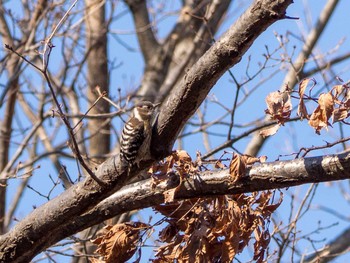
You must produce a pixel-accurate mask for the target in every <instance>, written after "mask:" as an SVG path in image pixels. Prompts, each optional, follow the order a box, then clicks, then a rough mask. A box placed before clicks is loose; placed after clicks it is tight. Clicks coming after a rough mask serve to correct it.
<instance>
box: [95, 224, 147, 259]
mask: <svg viewBox="0 0 350 263" xmlns="http://www.w3.org/2000/svg"><path fill="white" fill-rule="evenodd" d="M147 227H149V226H148V225H147V224H144V223H140V222H135V223H123V224H117V225H114V226H106V227H105V228H104V229H105V230H106V233H105V234H104V235H103V236H101V237H98V238H96V239H95V240H92V242H93V243H94V244H96V245H98V247H97V250H96V253H98V254H100V255H101V256H103V260H104V261H105V262H106V263H112V262H124V261H127V260H128V259H130V258H131V257H132V256H133V255H134V253H135V252H136V251H137V244H138V242H139V238H140V232H141V231H142V230H144V229H145V228H147Z"/></svg>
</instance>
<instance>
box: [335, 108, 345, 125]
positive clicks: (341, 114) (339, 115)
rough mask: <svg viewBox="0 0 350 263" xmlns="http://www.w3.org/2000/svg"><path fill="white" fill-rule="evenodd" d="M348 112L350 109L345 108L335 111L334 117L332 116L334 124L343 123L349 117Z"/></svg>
mask: <svg viewBox="0 0 350 263" xmlns="http://www.w3.org/2000/svg"><path fill="white" fill-rule="evenodd" d="M348 112H349V109H347V108H344V107H340V108H336V109H334V111H333V115H332V119H333V121H332V123H336V122H338V121H342V120H344V119H346V118H347V117H348Z"/></svg>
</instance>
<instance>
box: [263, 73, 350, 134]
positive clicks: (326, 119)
mask: <svg viewBox="0 0 350 263" xmlns="http://www.w3.org/2000/svg"><path fill="white" fill-rule="evenodd" d="M310 82H311V83H312V85H311V87H310V92H309V93H311V91H312V89H313V87H314V86H315V84H316V83H315V81H314V80H313V79H304V80H303V81H301V82H300V84H299V91H298V96H299V103H298V111H297V114H298V116H299V117H300V118H301V119H302V120H303V119H307V120H309V122H308V123H309V125H310V126H311V127H312V128H314V129H315V132H316V133H317V134H320V131H321V130H322V129H323V128H326V129H327V128H328V126H332V125H331V123H330V118H332V124H333V123H335V122H339V121H343V122H345V119H346V118H348V117H349V111H350V86H349V83H346V84H343V85H336V86H334V87H333V88H332V89H331V90H330V91H329V92H327V93H321V94H320V95H319V96H318V98H317V99H316V98H312V97H311V95H310V94H309V95H307V94H306V93H305V91H306V88H307V87H308V86H309V83H310ZM305 101H317V104H318V105H317V107H316V109H315V110H314V111H313V113H312V114H311V115H309V114H308V111H307V108H306V105H305ZM266 104H267V109H266V110H265V112H266V113H267V114H268V115H270V116H271V119H273V120H276V121H277V124H275V125H274V126H272V127H270V128H268V129H265V130H263V131H261V132H260V135H262V136H263V137H266V136H271V135H273V134H275V133H276V132H277V131H278V129H279V128H280V127H281V125H284V123H285V122H286V121H288V120H289V119H290V115H291V112H292V102H291V96H290V91H289V90H288V89H287V90H286V91H284V92H279V91H275V92H272V93H270V94H269V95H268V96H267V97H266Z"/></svg>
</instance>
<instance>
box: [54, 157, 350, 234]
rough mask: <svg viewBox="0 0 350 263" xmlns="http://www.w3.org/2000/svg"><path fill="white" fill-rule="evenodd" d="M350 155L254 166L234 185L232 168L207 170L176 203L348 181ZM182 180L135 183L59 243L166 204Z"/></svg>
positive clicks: (181, 189)
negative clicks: (167, 196)
mask: <svg viewBox="0 0 350 263" xmlns="http://www.w3.org/2000/svg"><path fill="white" fill-rule="evenodd" d="M349 168H350V153H347V154H341V155H331V156H319V157H310V158H306V159H296V160H292V161H278V162H271V163H264V164H259V165H255V166H253V167H251V168H250V169H249V170H248V171H247V173H246V176H245V177H243V178H241V179H240V180H238V181H237V182H235V183H234V184H233V183H232V177H231V175H230V173H229V169H225V170H219V171H206V172H203V173H200V174H199V175H198V176H196V177H194V178H188V179H186V180H184V181H183V184H182V185H181V186H180V187H179V188H178V190H177V191H176V196H175V198H176V200H183V199H188V198H199V197H210V196H218V195H227V194H240V193H248V192H254V191H263V190H269V189H277V188H285V187H290V186H296V185H301V184H307V183H315V182H326V181H335V180H345V179H349V178H350V172H349V171H350V169H349ZM178 183H179V178H177V177H176V176H175V175H172V176H170V178H169V179H168V180H167V181H163V182H161V183H159V184H158V185H156V186H155V184H154V182H153V180H152V179H149V180H145V181H141V182H137V183H134V184H132V185H128V186H126V187H123V188H122V189H121V190H119V191H118V192H116V193H115V194H113V195H112V196H110V197H108V198H107V199H105V200H103V201H102V202H101V203H99V204H98V205H96V206H95V207H94V208H93V209H91V210H90V211H88V212H86V213H85V214H83V215H81V216H79V217H77V218H76V219H75V220H73V221H72V222H71V223H70V224H69V225H68V226H64V227H60V226H58V227H59V228H60V231H55V233H54V235H57V236H55V239H56V240H61V239H63V238H65V237H66V236H68V235H73V234H74V233H76V232H79V231H82V230H84V229H86V228H88V227H91V226H93V225H95V224H98V223H101V222H102V221H104V220H107V219H109V218H112V217H114V216H117V215H120V214H122V213H125V212H127V211H132V210H137V209H142V208H146V207H152V206H155V205H159V204H162V203H164V192H165V191H166V190H169V189H171V188H174V187H176V186H177V185H178Z"/></svg>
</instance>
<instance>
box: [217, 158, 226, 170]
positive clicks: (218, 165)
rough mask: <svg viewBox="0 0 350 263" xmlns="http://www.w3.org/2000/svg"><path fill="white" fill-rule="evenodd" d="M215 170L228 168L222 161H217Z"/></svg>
mask: <svg viewBox="0 0 350 263" xmlns="http://www.w3.org/2000/svg"><path fill="white" fill-rule="evenodd" d="M215 168H216V169H225V168H226V165H225V164H223V163H222V162H221V161H220V160H217V161H216V162H215Z"/></svg>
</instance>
